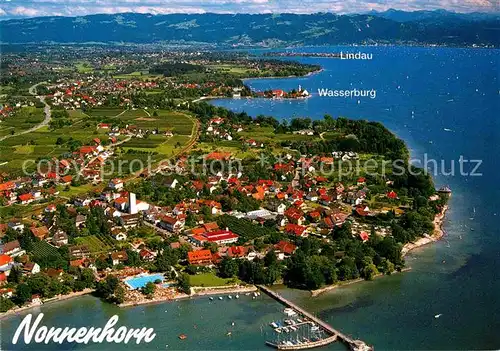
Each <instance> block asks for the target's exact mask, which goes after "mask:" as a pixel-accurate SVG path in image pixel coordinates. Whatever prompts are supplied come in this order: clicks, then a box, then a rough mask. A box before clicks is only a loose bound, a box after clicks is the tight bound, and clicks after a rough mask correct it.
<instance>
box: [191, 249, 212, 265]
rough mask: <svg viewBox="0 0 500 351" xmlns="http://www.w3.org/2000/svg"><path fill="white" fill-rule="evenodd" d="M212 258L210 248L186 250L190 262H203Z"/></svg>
mask: <svg viewBox="0 0 500 351" xmlns="http://www.w3.org/2000/svg"><path fill="white" fill-rule="evenodd" d="M211 260H212V252H210V250H198V251H190V252H188V261H189V263H190V264H197V263H205V262H210V261H211Z"/></svg>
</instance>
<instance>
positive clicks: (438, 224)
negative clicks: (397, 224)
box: [401, 205, 448, 257]
mask: <svg viewBox="0 0 500 351" xmlns="http://www.w3.org/2000/svg"><path fill="white" fill-rule="evenodd" d="M446 211H448V206H447V205H445V206H444V207H443V210H442V211H441V213H438V214H437V215H436V217H434V233H433V234H432V235H427V236H424V237H423V238H420V239H418V240H416V241H414V242H412V243H407V244H406V245H405V246H403V249H402V250H401V253H402V255H403V257H404V256H406V255H407V254H408V253H409V252H410V251H412V250H415V249H416V248H419V247H421V246H424V245H427V244H430V243H433V242H436V241H438V240H439V239H441V238H442V237H443V236H444V234H445V233H444V230H443V223H444V219H445V217H446Z"/></svg>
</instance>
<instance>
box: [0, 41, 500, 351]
mask: <svg viewBox="0 0 500 351" xmlns="http://www.w3.org/2000/svg"><path fill="white" fill-rule="evenodd" d="M340 49H342V48H332V47H329V48H325V47H323V48H308V49H305V50H311V51H317V52H324V51H331V52H337V51H339V50H340ZM343 49H344V50H346V48H343ZM348 49H349V50H352V49H353V48H348ZM359 49H362V50H363V51H365V52H371V53H373V55H374V58H373V60H372V61H347V60H336V59H320V58H294V59H298V60H300V61H302V62H310V63H318V64H320V65H322V66H323V68H324V70H323V71H322V72H321V73H318V74H315V75H311V76H309V77H303V78H286V79H260V80H249V81H247V84H249V85H250V86H251V87H252V88H254V89H257V90H264V89H270V88H273V89H285V90H290V89H292V88H296V87H297V86H298V85H299V84H301V85H302V86H303V87H304V88H306V89H307V90H308V91H309V92H311V93H313V97H311V98H310V99H307V100H303V101H285V100H283V101H277V100H246V99H240V100H232V99H222V100H215V101H212V103H214V104H216V105H219V106H225V107H227V108H230V109H233V110H237V111H243V110H244V111H246V112H248V113H249V114H251V115H258V114H265V115H273V116H276V117H279V118H291V117H293V116H309V117H312V118H322V116H323V115H324V114H326V113H328V114H331V115H333V116H345V117H349V118H363V119H369V120H374V121H380V122H382V123H383V124H384V125H386V126H387V127H388V128H389V129H391V130H392V131H393V132H395V133H396V134H397V135H398V136H400V137H401V138H403V139H404V140H405V141H406V142H407V143H408V145H409V147H410V149H411V152H412V157H414V158H416V159H421V160H422V159H423V157H424V154H427V155H428V158H433V159H436V160H439V161H441V160H443V161H444V164H445V166H446V167H445V170H446V171H449V170H450V167H451V164H452V161H455V167H456V168H457V169H456V170H455V175H444V174H443V172H439V174H437V175H436V176H435V180H436V184H437V186H441V185H445V184H447V185H449V186H450V187H451V188H452V189H453V196H452V199H451V202H450V210H449V212H448V214H447V220H446V221H445V229H446V230H447V233H448V235H447V236H446V238H445V239H444V240H442V241H440V242H438V243H436V244H434V245H431V246H428V247H425V248H422V249H419V250H418V251H416V252H414V253H413V254H411V255H410V256H409V257H408V258H407V263H408V265H409V266H411V267H412V271H410V272H407V273H404V274H397V275H393V276H391V277H384V278H381V279H377V280H375V281H373V282H365V283H360V284H354V285H350V286H346V287H343V288H340V289H337V290H335V291H332V292H329V293H326V294H324V295H322V296H320V297H317V298H314V299H313V298H311V297H310V295H309V294H308V293H306V292H301V291H294V290H287V289H283V290H281V293H282V294H284V295H286V296H289V297H290V298H292V299H294V300H295V301H296V302H297V303H298V304H300V305H303V306H304V307H307V308H308V309H310V310H311V311H313V312H314V313H316V314H317V315H319V316H320V317H322V318H324V319H325V320H326V321H328V322H330V323H331V324H332V325H334V326H335V327H336V328H338V329H340V330H342V331H343V332H345V333H347V334H351V335H353V336H355V337H359V338H361V339H363V340H365V341H366V342H368V343H370V344H373V345H375V347H376V349H377V350H386V349H394V350H415V349H433V350H438V349H439V350H451V349H498V348H499V347H500V334H499V333H498V332H497V330H498V329H499V328H500V299H499V296H500V273H499V272H500V226H499V224H500V220H499V219H500V186H499V181H500V177H499V176H498V174H499V167H498V164H500V156H499V155H500V120H499V115H500V114H499V111H500V95H499V93H500V86H499V79H500V76H499V72H500V71H499V67H500V55H499V51H498V50H483V49H448V48H432V49H431V48H405V47H374V48H359ZM300 51H304V50H302V49H301V50H300ZM319 88H328V89H352V88H358V89H375V90H376V91H377V96H376V98H375V99H370V98H364V99H360V101H359V103H358V101H357V100H358V99H343V98H328V97H319V96H318V95H317V89H319ZM445 129H447V130H449V131H447V130H445ZM461 155H462V156H463V157H464V158H465V159H468V160H481V161H482V163H481V166H480V167H479V169H478V170H477V172H480V173H482V175H481V176H463V175H460V174H459V173H460V172H459V170H458V160H459V157H460V156H461ZM415 164H417V163H415ZM471 170H472V168H471V167H470V166H465V167H464V171H466V172H470V171H471ZM474 209H475V212H474ZM471 217H473V219H470V218H471ZM470 228H473V229H474V231H471V230H470ZM443 261H444V262H445V263H443ZM282 309H283V308H282V306H280V305H279V304H277V303H276V302H274V301H273V300H271V299H270V298H268V297H265V296H261V297H260V298H258V299H257V300H252V299H249V298H241V299H240V300H237V301H236V300H232V301H228V300H224V301H214V302H210V301H209V300H208V298H200V299H193V300H186V301H178V302H173V303H163V304H156V305H150V306H140V307H134V308H127V309H119V308H117V307H115V306H110V305H107V304H103V303H102V302H100V301H99V300H97V299H95V298H92V297H84V298H79V299H74V300H70V301H65V302H61V303H55V304H50V305H47V306H43V307H41V308H40V309H39V310H37V311H31V312H40V311H42V312H44V313H45V314H46V318H47V319H46V321H45V322H44V324H45V325H47V326H52V325H56V326H65V325H68V324H69V325H73V326H90V325H98V326H100V325H104V324H105V323H106V321H107V320H108V319H109V318H110V317H111V315H113V314H115V313H116V314H119V316H120V323H123V324H125V325H127V326H130V327H138V326H148V327H154V328H155V329H156V330H157V338H156V339H155V340H154V341H153V342H152V343H151V344H148V345H143V346H141V349H165V348H166V346H165V345H169V349H174V350H175V349H189V350H194V349H196V350H205V349H210V350H229V349H239V350H241V349H245V350H246V349H252V350H254V349H267V347H266V346H265V345H264V341H265V340H266V337H267V335H266V330H268V327H267V325H268V324H269V322H271V321H273V320H277V319H278V318H280V317H281V318H282V316H283V314H282V312H281V311H282ZM25 314H26V313H24V314H21V315H19V316H13V317H10V318H7V319H4V320H2V340H1V342H2V349H9V350H10V349H24V345H23V346H21V345H12V344H10V341H11V338H12V335H13V333H14V331H15V328H16V327H17V326H18V325H19V322H20V321H21V319H22V317H23V316H24V315H25ZM436 314H442V316H441V317H440V318H439V319H436V318H434V316H435V315H436ZM232 322H235V325H234V326H232ZM228 331H232V335H231V337H228V336H227V335H226V334H227V332H228ZM180 333H185V334H186V335H187V336H188V338H187V339H186V340H184V341H181V340H179V339H178V338H177V336H178V335H179V334H180ZM52 347H53V346H52ZM132 347H135V348H137V346H134V345H127V347H126V348H132ZM29 348H31V349H48V346H45V345H43V347H42V346H41V345H36V346H33V345H29ZM81 348H86V349H88V350H94V349H97V350H101V349H108V350H117V349H122V348H124V346H122V345H107V344H102V345H99V347H96V346H95V345H87V346H82V345H60V346H59V345H58V349H81ZM328 348H329V349H342V346H341V345H338V344H334V345H331V346H329V347H328Z"/></svg>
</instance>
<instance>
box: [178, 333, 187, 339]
mask: <svg viewBox="0 0 500 351" xmlns="http://www.w3.org/2000/svg"><path fill="white" fill-rule="evenodd" d="M179 339H181V340H186V339H187V335H186V334H181V335H179Z"/></svg>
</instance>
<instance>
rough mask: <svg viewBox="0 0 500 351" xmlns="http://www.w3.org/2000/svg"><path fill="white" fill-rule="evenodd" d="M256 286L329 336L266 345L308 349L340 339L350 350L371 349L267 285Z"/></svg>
mask: <svg viewBox="0 0 500 351" xmlns="http://www.w3.org/2000/svg"><path fill="white" fill-rule="evenodd" d="M257 287H258V288H259V289H260V290H262V291H263V292H265V293H266V294H267V295H269V296H270V297H272V298H273V299H275V300H277V301H278V302H280V303H281V304H283V305H285V306H287V307H289V308H291V309H293V310H294V311H296V312H297V313H299V314H301V315H303V316H304V317H306V318H308V319H309V320H310V321H312V322H314V323H316V324H317V325H318V326H320V327H321V328H322V329H323V330H324V331H325V332H327V333H328V334H329V337H327V338H325V339H321V340H318V341H312V342H308V343H301V344H298V345H281V344H277V343H273V342H269V341H268V342H266V344H267V345H269V346H272V347H275V348H277V349H278V350H303V349H310V348H314V347H320V346H325V345H328V344H330V343H332V342H334V341H336V340H340V341H341V342H343V343H344V344H346V345H347V346H348V347H349V349H350V350H352V351H372V350H373V347H372V346H369V345H367V344H366V343H365V342H364V341H362V340H354V339H352V338H351V337H349V336H347V335H345V334H344V333H342V332H340V331H339V330H337V329H335V328H333V327H332V326H331V325H329V324H328V323H326V322H324V321H322V320H321V319H319V318H318V317H316V316H314V315H313V314H311V313H309V312H307V311H306V310H304V309H302V308H301V307H299V306H297V305H296V304H294V303H293V302H291V301H289V300H287V299H285V298H284V297H283V296H281V295H280V294H278V293H276V292H274V291H272V290H271V289H269V288H268V287H266V286H264V285H257Z"/></svg>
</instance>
